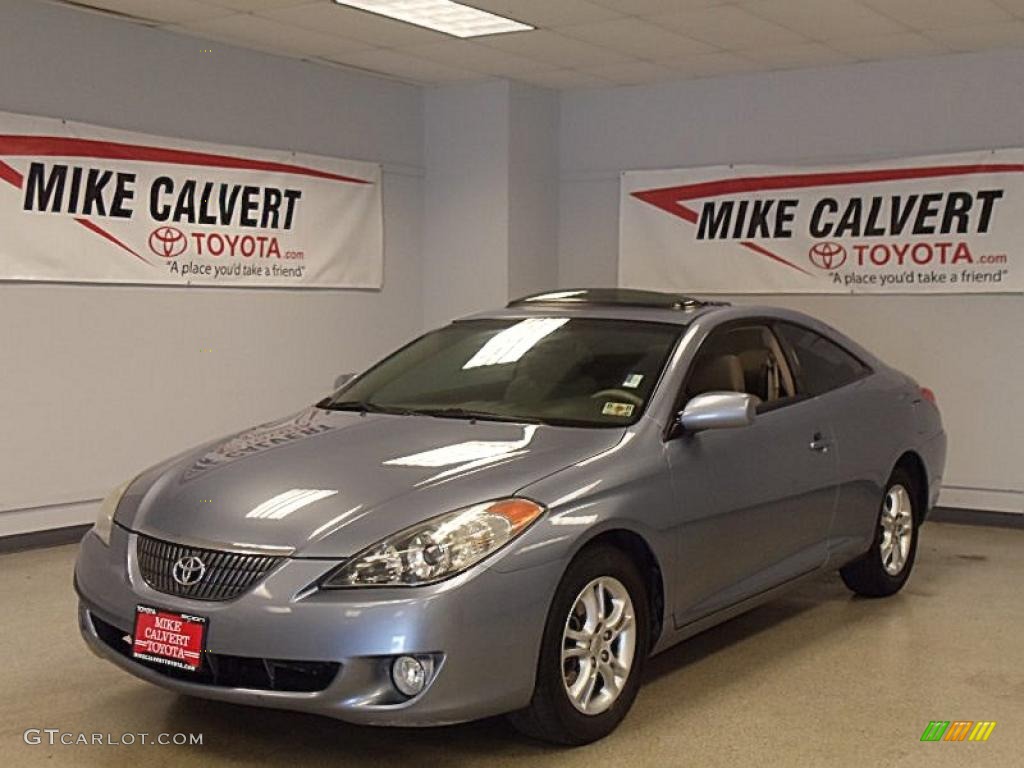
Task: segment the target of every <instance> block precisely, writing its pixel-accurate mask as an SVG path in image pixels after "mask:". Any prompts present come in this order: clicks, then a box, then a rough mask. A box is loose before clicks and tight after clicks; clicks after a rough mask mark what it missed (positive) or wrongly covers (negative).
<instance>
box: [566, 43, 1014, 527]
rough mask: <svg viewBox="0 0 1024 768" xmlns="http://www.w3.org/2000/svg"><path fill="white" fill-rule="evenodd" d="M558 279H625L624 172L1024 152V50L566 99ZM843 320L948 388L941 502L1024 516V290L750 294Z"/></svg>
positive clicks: (576, 94)
mask: <svg viewBox="0 0 1024 768" xmlns="http://www.w3.org/2000/svg"><path fill="white" fill-rule="evenodd" d="M561 113H562V116H561V138H560V158H561V185H560V186H561V193H560V206H561V208H560V225H559V284H560V285H561V286H563V287H568V286H575V285H614V284H615V281H616V276H617V252H618V184H619V177H618V175H619V172H620V171H623V170H629V169H642V168H672V167H686V166H700V165H715V164H723V163H745V162H751V163H801V162H823V163H824V162H834V161H840V160H862V159H873V158H883V157H892V156H902V155H920V154H931V153H940V152H954V151H960V150H969V149H978V148H989V147H1006V146H1024V52H1021V51H1014V52H997V53H989V54H973V55H962V56H947V57H942V58H934V59H920V60H914V61H903V62H887V63H878V64H862V65H854V66H844V67H836V68H829V69H820V70H811V71H799V72H785V73H775V74H762V75H745V76H734V77H727V78H717V79H709V80H697V81H691V82H688V83H676V84H664V85H657V86H651V87H634V88H618V89H611V90H587V91H573V92H568V93H566V94H565V95H564V96H563V98H562V104H561ZM731 298H732V299H733V300H735V301H738V302H759V301H769V302H772V303H776V304H780V305H785V306H789V307H793V308H796V309H802V310H805V311H808V312H811V313H813V314H816V315H818V316H820V317H822V318H823V319H825V320H826V321H829V322H831V323H833V324H834V325H836V326H838V327H839V328H841V329H843V330H844V331H846V332H848V333H850V334H851V335H852V336H854V337H855V338H857V339H858V340H860V341H861V342H863V343H865V344H866V345H867V346H868V347H870V348H872V349H873V350H874V351H876V352H877V353H878V354H879V355H880V356H881V357H883V358H884V359H886V360H887V361H889V362H891V363H893V364H895V365H897V366H898V367H900V368H902V369H904V370H906V371H907V372H908V373H910V374H912V375H913V376H915V377H917V378H918V379H919V380H920V381H921V382H922V383H923V384H926V385H928V386H930V387H932V388H933V389H935V391H936V392H937V394H938V397H939V403H940V405H941V407H942V410H943V414H944V417H945V420H946V427H947V431H948V433H949V438H950V455H949V463H948V467H947V475H946V484H947V491H946V492H945V493H944V495H943V502H944V503H946V504H951V505H957V506H966V507H970V506H977V507H979V508H983V509H1000V510H1009V511H1017V512H1020V511H1024V509H1022V507H1024V477H1022V475H1024V472H1022V471H1021V470H1022V469H1024V467H1022V463H1024V461H1022V457H1024V400H1022V399H1021V395H1022V394H1024V389H1022V382H1024V355H1022V354H1021V349H1022V345H1021V343H1020V338H1019V335H1020V329H1021V328H1022V327H1024V297H1021V296H1020V295H984V296H942V297H927V296H899V297H897V296H879V297H868V296H857V297H850V296H779V295H774V296H769V297H757V296H736V297H731Z"/></svg>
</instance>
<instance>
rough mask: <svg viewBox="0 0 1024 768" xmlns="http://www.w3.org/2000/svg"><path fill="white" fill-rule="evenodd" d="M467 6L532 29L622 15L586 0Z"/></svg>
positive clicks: (489, 0)
mask: <svg viewBox="0 0 1024 768" xmlns="http://www.w3.org/2000/svg"><path fill="white" fill-rule="evenodd" d="M467 4H468V5H472V6H473V7H474V8H482V9H483V10H485V11H490V12H491V13H497V14H499V15H500V16H505V17H507V18H510V19H514V20H515V21H521V22H523V23H525V24H531V25H533V26H535V27H555V26H558V25H561V24H585V23H587V22H591V21H607V20H608V19H618V18H621V17H622V14H621V13H619V12H618V11H616V10H613V9H614V7H615V6H614V4H609V6H603V5H597V4H595V3H593V2H587V0H468V3H467Z"/></svg>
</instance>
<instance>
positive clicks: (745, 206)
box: [619, 149, 1024, 293]
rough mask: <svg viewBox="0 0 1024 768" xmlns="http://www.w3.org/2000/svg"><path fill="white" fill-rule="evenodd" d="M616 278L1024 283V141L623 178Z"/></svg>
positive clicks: (778, 284) (684, 285)
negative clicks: (833, 162) (851, 160)
mask: <svg viewBox="0 0 1024 768" xmlns="http://www.w3.org/2000/svg"><path fill="white" fill-rule="evenodd" d="M619 215H620V229H619V238H620V239H619V285H621V286H623V287H629V288H655V289H662V290H666V289H667V290H678V291H684V292H690V293H1009V292H1013V293H1017V292H1021V291H1024V150H1019V149H1010V150H999V151H986V152H974V153H969V154H957V155H943V156H938V157H921V158H914V159H909V160H896V161H888V162H877V163H861V164H857V165H838V166H819V167H813V168H808V167H779V166H755V165H748V166H719V167H713V168H691V169H679V170H667V171H630V172H627V173H625V174H623V176H622V190H621V201H620V211H619Z"/></svg>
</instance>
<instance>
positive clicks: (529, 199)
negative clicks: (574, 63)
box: [508, 84, 559, 298]
mask: <svg viewBox="0 0 1024 768" xmlns="http://www.w3.org/2000/svg"><path fill="white" fill-rule="evenodd" d="M510 107H511V108H510V133H509V162H510V168H509V275H508V294H509V298H518V297H520V296H525V295H527V294H530V293H536V292H538V291H543V290H548V289H550V288H552V287H554V286H555V285H557V283H558V131H559V99H558V94H557V93H555V92H553V91H548V90H544V89H540V88H530V87H528V86H524V85H518V84H513V85H512V92H511V102H510Z"/></svg>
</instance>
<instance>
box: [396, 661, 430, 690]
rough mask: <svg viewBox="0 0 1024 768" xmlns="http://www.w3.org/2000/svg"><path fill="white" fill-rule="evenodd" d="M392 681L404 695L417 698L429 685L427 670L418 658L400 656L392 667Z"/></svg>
mask: <svg viewBox="0 0 1024 768" xmlns="http://www.w3.org/2000/svg"><path fill="white" fill-rule="evenodd" d="M391 679H392V680H394V682H395V688H397V689H398V690H399V691H401V692H402V693H403V694H404V695H406V696H415V695H416V694H418V693H419V692H420V691H422V690H423V686H425V685H426V684H427V669H426V667H425V666H424V665H423V662H422V661H420V660H419V659H417V658H414V657H412V656H399V657H398V658H397V659H395V662H394V664H392V665H391Z"/></svg>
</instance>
